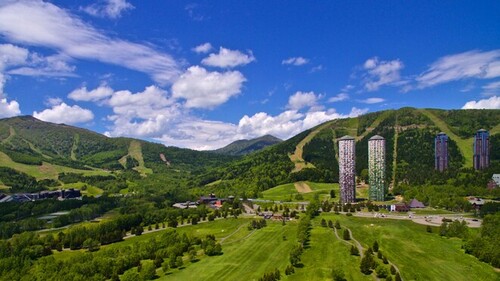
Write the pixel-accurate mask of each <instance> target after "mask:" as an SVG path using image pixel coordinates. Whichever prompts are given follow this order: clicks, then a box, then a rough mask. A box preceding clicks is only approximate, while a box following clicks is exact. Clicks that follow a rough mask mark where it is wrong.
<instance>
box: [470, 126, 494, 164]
mask: <svg viewBox="0 0 500 281" xmlns="http://www.w3.org/2000/svg"><path fill="white" fill-rule="evenodd" d="M473 149H474V151H473V153H474V158H473V161H474V163H473V164H474V169H476V170H482V169H485V168H488V166H489V165H490V134H489V132H488V131H486V130H484V129H481V130H479V131H477V133H476V134H475V135H474V147H473Z"/></svg>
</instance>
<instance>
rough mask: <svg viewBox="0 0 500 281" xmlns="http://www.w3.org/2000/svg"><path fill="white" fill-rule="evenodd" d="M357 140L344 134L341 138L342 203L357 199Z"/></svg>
mask: <svg viewBox="0 0 500 281" xmlns="http://www.w3.org/2000/svg"><path fill="white" fill-rule="evenodd" d="M354 145H355V140H354V138H353V137H351V136H343V137H341V138H340V139H339V183H340V201H341V203H344V204H345V203H352V202H355V201H356V178H355V171H356V170H355V169H356V162H355V157H356V154H355V149H354Z"/></svg>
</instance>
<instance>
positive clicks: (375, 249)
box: [372, 241, 378, 252]
mask: <svg viewBox="0 0 500 281" xmlns="http://www.w3.org/2000/svg"><path fill="white" fill-rule="evenodd" d="M372 249H373V251H374V252H378V242H377V241H375V242H373V246H372Z"/></svg>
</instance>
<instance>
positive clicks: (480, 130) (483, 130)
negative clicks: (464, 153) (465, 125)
mask: <svg viewBox="0 0 500 281" xmlns="http://www.w3.org/2000/svg"><path fill="white" fill-rule="evenodd" d="M478 132H488V131H486V130H485V129H479V130H478Z"/></svg>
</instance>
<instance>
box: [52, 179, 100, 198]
mask: <svg viewBox="0 0 500 281" xmlns="http://www.w3.org/2000/svg"><path fill="white" fill-rule="evenodd" d="M83 186H87V189H86V190H82V188H83ZM60 188H64V189H68V188H75V189H80V190H81V192H82V194H83V195H87V196H96V195H101V194H102V193H103V192H104V191H103V190H102V189H100V188H99V187H96V186H93V185H89V184H87V183H83V182H75V183H67V184H63V185H62V186H61V187H59V186H58V187H56V188H55V189H60Z"/></svg>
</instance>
